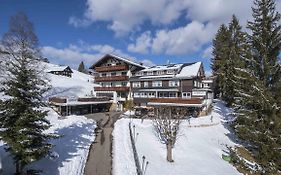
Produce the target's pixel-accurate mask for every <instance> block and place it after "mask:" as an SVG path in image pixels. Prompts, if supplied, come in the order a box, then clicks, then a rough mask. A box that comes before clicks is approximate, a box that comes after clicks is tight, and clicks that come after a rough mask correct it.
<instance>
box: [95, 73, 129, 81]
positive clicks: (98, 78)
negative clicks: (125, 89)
mask: <svg viewBox="0 0 281 175" xmlns="http://www.w3.org/2000/svg"><path fill="white" fill-rule="evenodd" d="M127 80H129V77H128V76H126V75H121V76H111V77H95V81H96V82H97V81H127Z"/></svg>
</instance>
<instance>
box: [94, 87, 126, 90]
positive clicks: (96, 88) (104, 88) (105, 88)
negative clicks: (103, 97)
mask: <svg viewBox="0 0 281 175" xmlns="http://www.w3.org/2000/svg"><path fill="white" fill-rule="evenodd" d="M94 88H95V91H129V89H130V87H126V86H123V87H94Z"/></svg>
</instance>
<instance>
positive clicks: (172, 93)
mask: <svg viewBox="0 0 281 175" xmlns="http://www.w3.org/2000/svg"><path fill="white" fill-rule="evenodd" d="M169 96H170V97H176V96H177V95H176V92H170V95H169Z"/></svg>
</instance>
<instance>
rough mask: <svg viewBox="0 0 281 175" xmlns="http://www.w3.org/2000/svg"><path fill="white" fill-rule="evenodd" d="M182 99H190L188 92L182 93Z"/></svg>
mask: <svg viewBox="0 0 281 175" xmlns="http://www.w3.org/2000/svg"><path fill="white" fill-rule="evenodd" d="M182 98H191V93H190V92H183V93H182Z"/></svg>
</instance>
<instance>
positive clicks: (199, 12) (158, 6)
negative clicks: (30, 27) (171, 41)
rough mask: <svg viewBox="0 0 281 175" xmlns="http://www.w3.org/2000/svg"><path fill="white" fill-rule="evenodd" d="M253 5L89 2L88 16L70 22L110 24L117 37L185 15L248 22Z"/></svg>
mask: <svg viewBox="0 0 281 175" xmlns="http://www.w3.org/2000/svg"><path fill="white" fill-rule="evenodd" d="M279 4H280V3H279ZM251 5H252V0H212V1H210V0H196V1H194V0H176V1H172V0H153V1H151V0H134V1H131V0H102V1H98V0H87V9H86V11H85V14H84V16H83V17H82V18H81V19H79V18H77V17H73V16H72V17H70V19H69V23H70V24H72V25H74V26H76V27H78V26H87V25H89V24H90V23H93V22H96V21H106V22H109V26H108V27H109V29H111V30H113V31H114V32H115V33H116V35H122V34H124V33H128V32H131V31H133V29H138V27H140V26H141V25H142V24H143V23H144V22H145V21H149V22H151V23H152V24H153V25H159V24H164V25H165V24H171V23H173V22H174V21H175V20H178V19H179V17H180V16H181V15H186V18H187V20H188V21H198V22H202V23H203V22H212V23H222V22H227V21H229V18H230V17H231V15H232V14H236V15H237V16H238V17H239V18H240V19H241V20H242V22H243V23H245V22H246V20H247V19H249V18H250V15H251Z"/></svg>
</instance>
